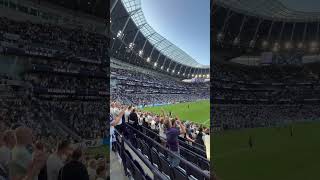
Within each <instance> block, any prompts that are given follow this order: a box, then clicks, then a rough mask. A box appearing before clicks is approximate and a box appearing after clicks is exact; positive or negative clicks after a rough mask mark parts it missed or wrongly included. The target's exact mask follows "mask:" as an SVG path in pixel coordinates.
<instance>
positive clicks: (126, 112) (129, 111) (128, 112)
mask: <svg viewBox="0 0 320 180" xmlns="http://www.w3.org/2000/svg"><path fill="white" fill-rule="evenodd" d="M131 111H132V106H129V107H128V109H127V110H126V111H125V112H124V118H125V121H126V123H127V122H128V121H129V115H130V113H131Z"/></svg>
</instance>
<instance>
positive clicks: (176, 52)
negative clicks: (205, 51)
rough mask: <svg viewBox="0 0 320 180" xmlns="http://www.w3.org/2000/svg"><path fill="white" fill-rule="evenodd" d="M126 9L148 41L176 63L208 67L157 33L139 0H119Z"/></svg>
mask: <svg viewBox="0 0 320 180" xmlns="http://www.w3.org/2000/svg"><path fill="white" fill-rule="evenodd" d="M121 2H122V3H123V5H124V7H125V8H126V11H127V12H128V13H129V14H130V16H131V19H132V20H133V21H134V23H135V25H136V26H137V28H138V29H139V31H140V32H141V33H142V34H143V35H144V36H145V37H146V38H147V39H148V41H149V42H150V43H151V44H152V45H153V46H154V47H155V48H156V49H157V50H158V51H159V52H161V53H162V54H163V55H165V56H167V57H169V58H170V59H172V60H173V61H176V62H177V63H180V64H183V65H187V66H192V67H196V68H209V66H208V65H202V64H200V63H198V62H197V61H196V60H195V59H193V58H192V57H191V56H190V55H188V54H187V53H186V52H184V51H183V50H181V49H180V48H179V47H177V46H176V45H174V44H173V43H171V42H170V41H169V40H167V39H166V38H164V37H163V36H161V35H160V34H159V33H157V32H156V31H155V30H154V29H153V28H152V27H151V26H150V25H149V24H148V22H147V21H146V18H145V16H144V14H143V11H142V8H141V1H140V0H121Z"/></svg>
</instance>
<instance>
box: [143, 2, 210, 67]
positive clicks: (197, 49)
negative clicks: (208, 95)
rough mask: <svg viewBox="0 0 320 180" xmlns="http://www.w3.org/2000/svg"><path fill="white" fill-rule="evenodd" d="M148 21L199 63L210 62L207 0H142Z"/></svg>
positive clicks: (207, 63) (208, 8) (208, 4)
mask: <svg viewBox="0 0 320 180" xmlns="http://www.w3.org/2000/svg"><path fill="white" fill-rule="evenodd" d="M141 5H142V11H143V12H144V15H145V17H146V20H147V22H148V23H149V24H150V25H151V26H152V27H153V28H154V30H156V31H157V32H158V33H159V34H161V35H162V36H163V37H165V38H166V39H168V40H169V41H170V42H172V43H173V44H175V45H176V46H178V47H179V48H181V49H182V50H184V51H185V52H186V53H187V54H189V55H190V56H191V57H193V58H194V59H196V60H197V61H198V62H199V63H200V64H203V65H209V64H210V0H141Z"/></svg>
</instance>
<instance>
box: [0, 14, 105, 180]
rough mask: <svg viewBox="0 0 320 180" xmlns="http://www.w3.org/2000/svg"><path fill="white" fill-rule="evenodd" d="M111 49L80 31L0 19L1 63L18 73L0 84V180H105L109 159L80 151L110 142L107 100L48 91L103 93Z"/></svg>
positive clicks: (93, 35) (99, 38) (6, 76)
mask: <svg viewBox="0 0 320 180" xmlns="http://www.w3.org/2000/svg"><path fill="white" fill-rule="evenodd" d="M108 42H109V41H108V39H107V38H106V37H105V36H103V35H100V34H98V33H94V32H89V31H86V30H84V29H82V28H81V27H74V28H69V27H63V26H58V25H54V24H46V23H42V24H36V23H33V22H29V21H16V20H11V19H8V18H5V17H0V54H1V57H0V60H2V59H12V61H15V62H14V63H12V64H14V65H15V66H16V67H19V68H16V69H19V72H18V71H17V72H14V71H12V72H11V74H10V75H9V74H8V73H3V74H1V76H0V78H1V82H3V83H1V85H2V86H1V89H0V91H1V96H0V98H1V101H0V115H1V121H0V179H1V180H2V179H4V180H11V179H25V180H27V179H32V180H34V179H38V180H47V179H49V180H51V179H52V180H57V179H58V177H59V180H63V179H65V180H70V179H79V180H81V179H84V180H89V179H90V180H96V179H99V180H106V179H107V177H108V176H109V175H108V171H107V169H108V167H107V162H106V160H107V159H106V155H105V154H101V155H97V156H96V157H93V156H92V154H91V153H90V154H89V153H88V151H87V149H86V145H85V143H84V142H86V141H91V140H97V139H102V138H105V137H106V136H108V135H109V131H108V126H107V124H106V121H105V120H106V117H107V116H106V113H105V112H106V109H107V105H108V104H107V100H106V98H105V97H102V96H99V97H98V95H96V94H93V95H92V93H91V94H90V95H91V96H97V98H95V99H93V100H87V99H83V98H82V97H83V96H88V95H87V94H86V93H83V94H78V91H76V93H73V94H71V95H70V94H64V92H63V91H57V92H58V93H57V92H55V94H54V93H53V94H50V92H51V91H49V89H61V90H82V91H84V92H88V91H89V90H96V91H107V89H108V87H107V83H106V79H107V77H106V76H105V74H106V72H107V71H108V68H107V66H105V64H104V63H105V60H106V59H107V58H106V57H107V50H106V49H107V48H108ZM0 63H1V64H2V63H4V62H2V61H1V62H0ZM13 69H14V68H13ZM3 70H4V71H7V70H6V69H4V68H3V69H1V71H3ZM7 72H8V71H7ZM15 76H17V77H15ZM7 80H15V82H8V81H7ZM37 88H42V89H45V90H46V91H39V92H38V91H37V92H36V91H35V90H36V89H37ZM82 91H81V92H82ZM41 93H44V94H41ZM43 97H46V98H43ZM80 97H81V98H80ZM101 153H103V152H101ZM10 154H11V155H10ZM75 172H76V173H75Z"/></svg>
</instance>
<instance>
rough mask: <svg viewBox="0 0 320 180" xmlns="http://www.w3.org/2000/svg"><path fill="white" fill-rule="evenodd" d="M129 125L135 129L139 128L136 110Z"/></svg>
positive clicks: (130, 117)
mask: <svg viewBox="0 0 320 180" xmlns="http://www.w3.org/2000/svg"><path fill="white" fill-rule="evenodd" d="M129 124H130V125H132V126H133V127H135V128H138V115H137V113H136V110H135V109H133V110H132V112H131V113H130V115H129Z"/></svg>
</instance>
